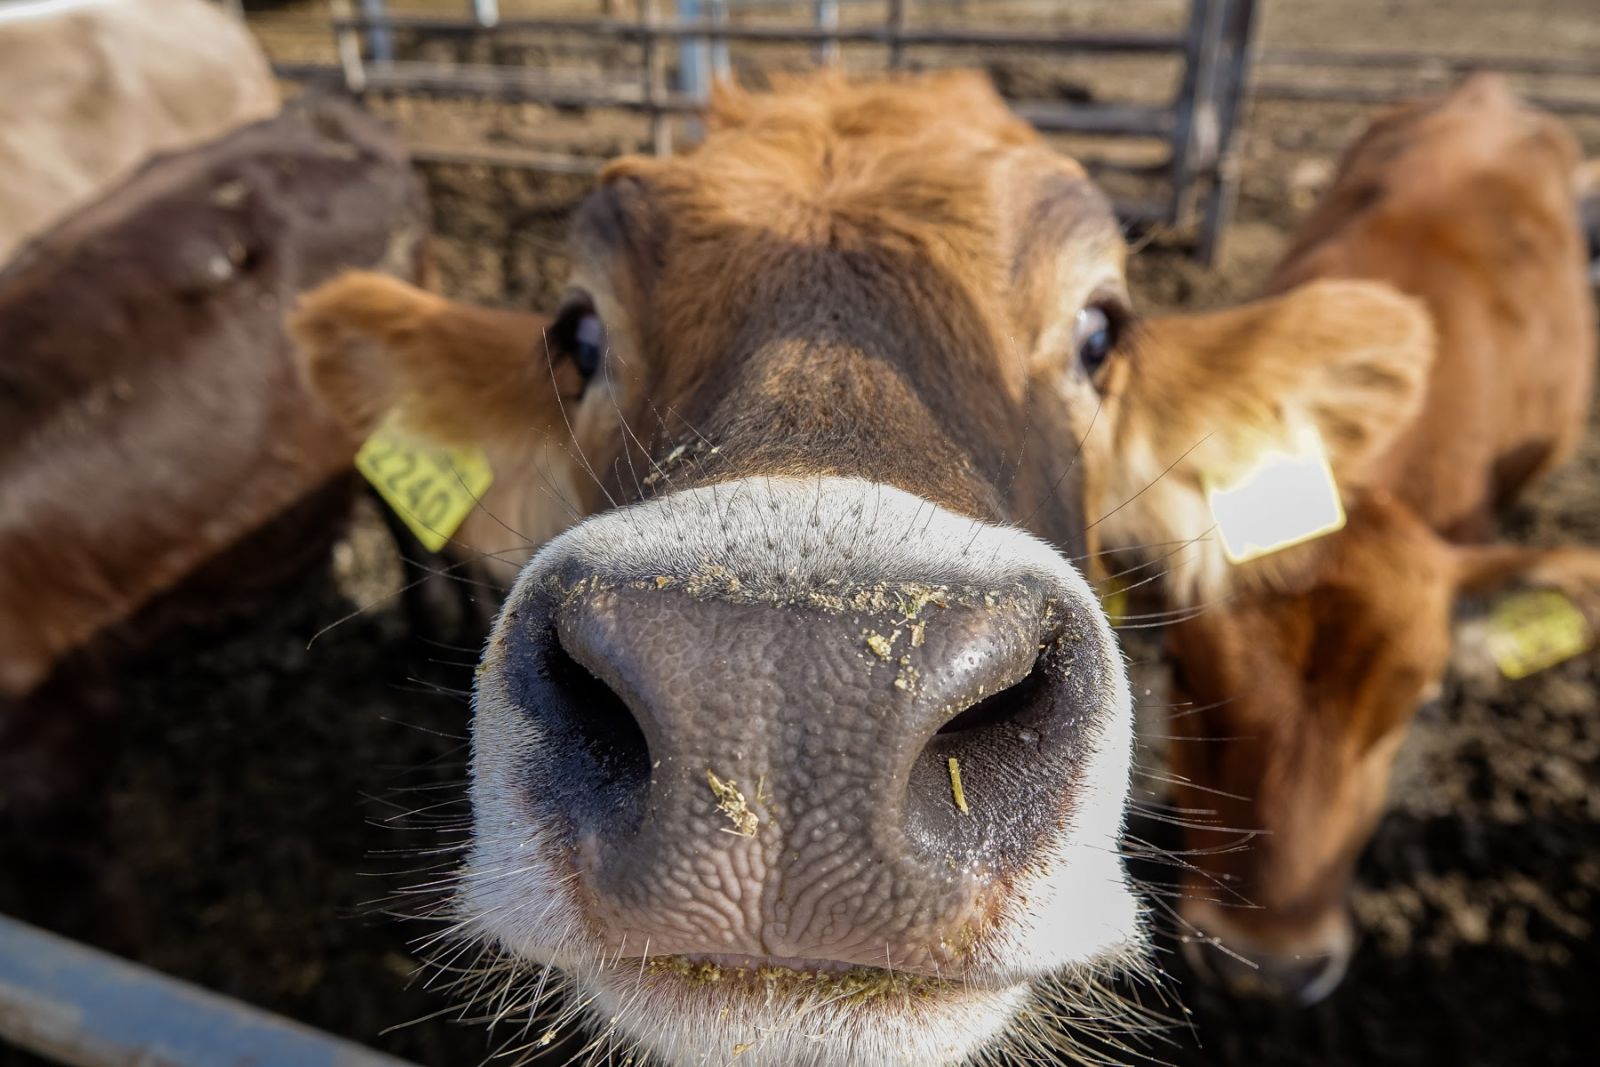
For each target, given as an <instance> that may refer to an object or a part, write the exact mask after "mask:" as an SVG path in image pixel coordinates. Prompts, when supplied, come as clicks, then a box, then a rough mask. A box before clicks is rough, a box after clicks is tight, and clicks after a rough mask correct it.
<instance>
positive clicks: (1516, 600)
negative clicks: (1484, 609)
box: [1488, 589, 1594, 678]
mask: <svg viewBox="0 0 1600 1067" xmlns="http://www.w3.org/2000/svg"><path fill="white" fill-rule="evenodd" d="M1488 645H1489V654H1490V655H1491V656H1493V657H1494V662H1495V665H1496V666H1497V667H1499V668H1500V673H1501V674H1503V675H1505V676H1506V677H1507V678H1526V677H1527V676H1528V675H1530V674H1535V673H1537V672H1539V671H1542V670H1544V669H1545V668H1546V667H1554V666H1555V665H1556V664H1557V663H1561V662H1562V661H1564V660H1569V659H1571V658H1572V657H1573V656H1576V655H1579V654H1581V653H1584V652H1587V651H1588V650H1589V649H1590V648H1591V647H1592V646H1593V645H1594V634H1593V633H1592V632H1591V631H1590V628H1589V620H1588V619H1586V618H1584V617H1583V612H1581V611H1579V610H1578V607H1577V605H1575V604H1574V603H1573V602H1572V601H1571V600H1568V599H1567V597H1566V595H1565V594H1563V593H1559V592H1557V591H1556V590H1554V589H1536V590H1533V591H1532V592H1527V593H1518V594H1516V595H1514V596H1509V597H1507V598H1506V599H1504V600H1502V601H1500V602H1499V603H1498V604H1496V605H1495V606H1494V611H1493V612H1492V613H1491V614H1490V616H1489V631H1488Z"/></svg>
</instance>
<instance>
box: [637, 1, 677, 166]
mask: <svg viewBox="0 0 1600 1067" xmlns="http://www.w3.org/2000/svg"><path fill="white" fill-rule="evenodd" d="M657 7H658V4H657V0H640V2H639V24H640V26H642V27H643V28H644V36H643V44H644V103H645V108H646V109H647V110H648V111H649V113H650V147H651V151H653V152H655V154H656V155H658V156H666V155H671V154H672V127H671V125H669V124H668V122H667V115H666V112H664V111H662V110H661V98H662V96H663V95H664V94H665V93H666V89H667V61H666V56H665V55H663V54H662V51H661V38H660V36H659V35H658V34H657V33H656V29H657V27H658V26H659V25H660V21H659V19H658V18H657Z"/></svg>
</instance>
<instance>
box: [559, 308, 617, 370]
mask: <svg viewBox="0 0 1600 1067" xmlns="http://www.w3.org/2000/svg"><path fill="white" fill-rule="evenodd" d="M546 337H547V338H548V339H549V343H550V355H551V356H553V357H559V358H565V359H570V360H572V362H573V364H574V365H576V366H577V368H578V373H580V374H582V375H583V377H584V380H585V381H587V380H589V379H590V378H593V377H594V376H595V374H596V373H597V372H598V371H599V370H600V365H601V364H602V363H603V362H604V361H605V354H606V328H605V324H604V323H602V322H601V321H600V316H599V314H598V313H596V311H595V309H594V305H592V304H590V303H589V301H588V300H587V299H575V300H570V301H569V302H568V303H567V306H566V307H564V308H562V309H561V313H560V314H559V315H557V316H556V321H555V323H554V324H553V325H551V327H550V330H549V332H548V333H547V334H546Z"/></svg>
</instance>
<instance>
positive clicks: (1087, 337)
mask: <svg viewBox="0 0 1600 1067" xmlns="http://www.w3.org/2000/svg"><path fill="white" fill-rule="evenodd" d="M1072 345H1073V348H1075V349H1076V350H1077V353H1078V362H1079V363H1081V364H1083V369H1084V370H1086V371H1088V372H1089V373H1090V374H1093V373H1094V372H1095V371H1097V370H1099V369H1100V365H1101V364H1102V363H1104V362H1105V361H1106V359H1107V358H1108V357H1109V356H1110V355H1111V352H1112V350H1113V349H1115V348H1116V347H1117V324H1116V319H1115V317H1114V316H1113V315H1111V313H1110V312H1108V311H1107V309H1106V308H1104V307H1101V306H1100V305H1098V304H1090V305H1089V306H1088V307H1086V308H1083V309H1082V310H1080V311H1079V312H1078V318H1077V321H1076V322H1075V323H1073V327H1072Z"/></svg>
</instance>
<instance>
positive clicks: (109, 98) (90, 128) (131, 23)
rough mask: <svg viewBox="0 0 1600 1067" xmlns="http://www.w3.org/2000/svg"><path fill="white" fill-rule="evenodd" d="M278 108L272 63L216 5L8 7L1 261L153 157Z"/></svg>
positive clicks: (118, 0) (136, 1)
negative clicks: (22, 244) (35, 235)
mask: <svg viewBox="0 0 1600 1067" xmlns="http://www.w3.org/2000/svg"><path fill="white" fill-rule="evenodd" d="M277 110H278V86H277V82H276V81H275V80H274V79H273V76H272V67H271V65H270V64H269V63H268V62H267V57H266V56H265V55H264V54H262V51H261V48H260V46H259V45H257V44H256V42H255V39H254V38H252V37H251V36H250V31H249V30H248V29H246V28H245V26H244V24H243V23H242V22H241V20H239V19H237V18H235V17H233V16H232V15H231V14H229V13H228V12H226V11H223V10H222V9H221V8H220V7H219V5H217V4H214V3H210V2H208V0H12V2H9V3H4V4H0V174H3V175H5V182H4V185H3V186H0V263H4V262H5V261H6V259H7V258H9V257H10V256H11V254H12V253H13V252H15V251H16V249H17V248H18V247H19V246H20V245H21V243H22V242H23V241H24V240H26V239H27V238H28V237H30V236H32V235H34V234H39V233H43V232H44V231H45V230H47V229H49V228H50V227H51V226H52V225H54V224H55V223H57V222H59V221H60V220H62V219H64V218H66V217H67V215H68V214H69V213H71V211H72V210H73V209H74V208H77V207H78V206H80V205H82V204H86V203H88V202H89V201H91V200H93V199H95V198H96V197H98V196H100V195H102V194H103V193H105V192H106V190H108V189H110V188H112V187H113V186H114V185H116V184H117V183H118V182H121V181H122V180H123V179H125V178H126V177H128V175H130V174H131V173H133V171H134V170H136V169H137V168H138V167H139V165H140V164H141V163H143V162H144V161H145V160H146V159H149V158H150V157H151V156H152V155H154V154H155V153H157V152H170V151H174V150H176V149H179V148H187V147H190V146H192V145H196V144H200V143H202V142H205V141H209V140H211V139H212V138H214V137H220V136H221V135H222V134H224V133H227V132H228V131H229V130H231V129H234V128H236V127H238V126H242V125H244V124H245V123H249V122H256V121H258V120H260V119H265V118H269V117H270V116H272V115H273V114H275V113H276V112H277Z"/></svg>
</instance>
